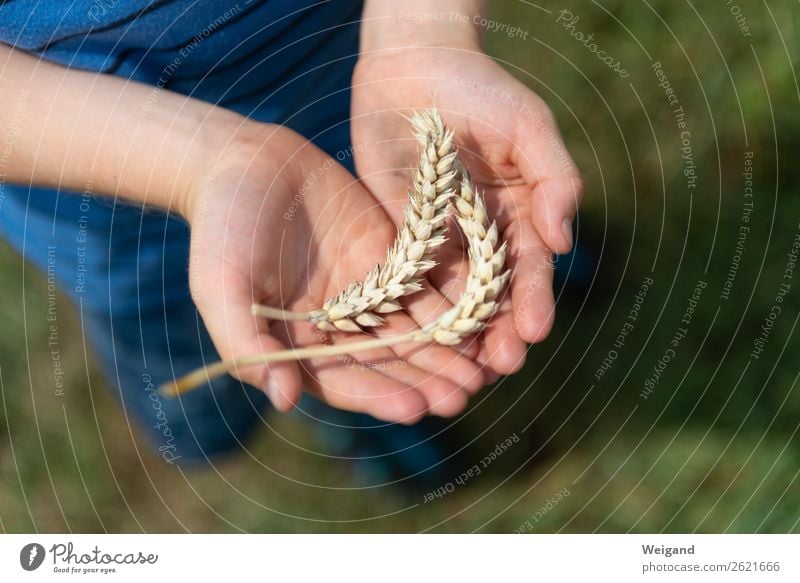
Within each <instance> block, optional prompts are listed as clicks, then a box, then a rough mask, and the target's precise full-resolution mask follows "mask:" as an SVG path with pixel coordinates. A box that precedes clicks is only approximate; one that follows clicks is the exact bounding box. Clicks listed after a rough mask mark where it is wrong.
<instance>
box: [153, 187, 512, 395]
mask: <svg viewBox="0 0 800 583" xmlns="http://www.w3.org/2000/svg"><path fill="white" fill-rule="evenodd" d="M455 207H456V215H457V219H458V223H459V226H460V227H461V229H463V231H464V233H465V234H466V237H467V239H468V244H469V251H468V252H469V276H468V278H467V286H466V289H465V291H464V292H463V293H462V294H461V296H460V298H459V300H458V302H456V304H455V305H454V306H453V307H452V308H450V309H449V310H447V311H446V312H445V313H444V314H442V315H441V316H439V318H437V319H436V320H435V321H434V322H432V323H431V324H428V325H427V326H425V327H423V328H422V329H419V330H413V331H411V332H408V333H405V334H400V335H396V336H388V337H384V338H375V339H372V340H366V341H360V342H349V343H343V344H337V345H322V346H310V347H304V348H297V349H293V350H284V351H278V352H271V353H265V354H259V355H252V356H246V357H241V358H238V359H233V360H228V361H223V362H218V363H215V364H213V365H211V366H209V367H205V368H202V369H198V370H196V371H194V372H192V373H190V374H188V375H186V376H184V377H182V378H180V379H177V380H176V381H175V382H174V383H168V384H166V385H164V386H162V388H161V390H162V392H163V393H164V394H165V395H167V396H175V395H178V394H180V393H183V392H186V391H189V390H192V389H194V388H196V387H197V386H200V385H201V384H203V383H204V382H206V381H207V380H209V379H211V378H214V377H216V376H219V375H222V374H224V373H226V372H228V371H230V370H234V369H236V368H240V367H246V366H253V365H257V364H266V363H270V362H281V361H287V360H298V359H303V358H314V357H319V356H335V355H338V354H352V353H354V352H358V351H362V350H370V349H373V348H379V347H384V346H393V345H396V344H401V343H404V342H430V341H434V342H437V343H439V344H444V345H453V344H457V343H458V342H460V341H461V340H462V339H463V338H465V337H466V336H469V335H470V334H474V333H476V332H479V331H481V330H483V329H484V328H485V327H486V325H487V322H488V321H489V319H490V318H491V317H492V316H493V315H494V314H495V313H496V312H497V310H498V308H499V299H500V298H499V296H500V294H501V293H502V291H503V289H504V288H505V285H506V283H507V282H508V278H509V277H510V275H511V271H510V270H505V259H506V252H507V246H506V243H505V242H504V243H503V244H502V245H501V246H500V247H499V248H498V247H497V244H498V240H499V236H498V230H497V224H496V223H494V222H492V223H491V224H489V219H488V214H487V212H486V204H485V201H484V199H483V196H482V195H481V194H480V193H479V192H478V191H477V190H475V188H474V186H473V185H472V182H471V181H470V178H469V175H468V174H467V173H466V172H465V171H462V178H461V184H460V189H459V195H458V197H457V198H456V199H455Z"/></svg>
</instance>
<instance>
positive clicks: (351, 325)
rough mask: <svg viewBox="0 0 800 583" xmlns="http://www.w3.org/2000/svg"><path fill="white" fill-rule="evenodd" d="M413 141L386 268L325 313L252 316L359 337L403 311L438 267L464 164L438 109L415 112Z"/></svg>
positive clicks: (256, 309) (260, 310) (261, 309)
mask: <svg viewBox="0 0 800 583" xmlns="http://www.w3.org/2000/svg"><path fill="white" fill-rule="evenodd" d="M411 125H412V128H413V133H414V137H415V138H416V139H417V141H418V142H419V144H420V145H421V146H422V149H421V151H420V157H419V162H418V164H417V168H416V170H415V171H414V175H413V184H412V188H411V189H410V190H409V193H408V196H409V200H408V204H406V206H405V209H404V220H403V224H402V226H401V227H400V229H399V231H398V233H397V237H396V238H395V241H394V243H393V244H392V245H391V246H390V247H389V249H388V250H387V252H386V259H385V260H384V262H383V264H382V265H378V266H377V267H375V268H374V269H373V270H372V271H371V272H370V273H369V274H368V275H367V277H366V278H365V279H364V281H363V282H354V283H351V284H350V285H349V286H347V288H345V289H344V290H342V291H341V292H340V293H339V294H338V295H336V296H334V297H332V298H329V299H328V300H326V301H325V303H324V304H323V306H322V308H321V309H318V310H312V311H311V312H308V313H304V312H289V311H286V310H280V309H277V308H272V307H269V306H262V305H258V304H256V305H254V306H253V307H252V312H253V314H254V315H258V316H265V317H267V318H272V319H281V320H308V321H310V322H312V323H314V324H315V325H316V326H317V328H319V329H320V330H324V331H328V332H333V331H336V330H343V331H345V332H360V331H362V329H363V328H370V327H375V326H380V325H381V324H383V321H384V320H383V318H382V317H381V316H380V315H379V314H389V313H391V312H397V311H399V310H402V309H403V307H402V306H401V305H400V303H399V302H398V301H397V300H398V299H399V298H401V297H403V296H408V295H411V294H414V293H416V292H418V291H420V290H421V289H422V287H423V286H422V283H423V276H424V275H425V274H426V273H427V272H429V271H430V270H431V269H433V268H434V267H435V266H436V262H435V261H434V260H433V258H434V255H435V253H436V250H437V248H438V247H440V246H441V245H442V244H443V243H444V242H445V241H446V237H445V233H446V224H445V223H446V220H447V208H448V202H449V201H450V199H451V198H453V197H454V196H455V195H456V194H457V188H458V184H459V182H458V178H459V176H460V174H459V172H460V165H459V164H458V158H457V153H456V150H455V146H454V145H453V131H452V130H449V129H448V128H447V127H446V126H445V124H444V121H443V120H442V117H441V115H439V112H438V111H437V110H436V109H430V110H426V111H423V112H415V113H414V115H413V117H412V118H411Z"/></svg>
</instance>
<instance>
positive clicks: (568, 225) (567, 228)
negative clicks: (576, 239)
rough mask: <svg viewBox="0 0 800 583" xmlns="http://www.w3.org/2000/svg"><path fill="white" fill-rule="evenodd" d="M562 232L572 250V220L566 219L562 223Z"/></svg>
mask: <svg viewBox="0 0 800 583" xmlns="http://www.w3.org/2000/svg"><path fill="white" fill-rule="evenodd" d="M561 230H562V231H563V232H564V238H565V239H566V240H567V245H569V248H570V249H572V219H564V221H563V222H562V223H561Z"/></svg>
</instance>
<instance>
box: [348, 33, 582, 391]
mask: <svg viewBox="0 0 800 583" xmlns="http://www.w3.org/2000/svg"><path fill="white" fill-rule="evenodd" d="M432 105H435V106H436V107H437V108H438V109H439V110H440V112H441V113H442V116H443V117H444V119H445V122H446V123H447V124H448V125H449V126H450V127H452V128H453V129H455V131H456V143H457V145H458V146H459V148H460V153H461V156H462V159H464V160H465V162H466V166H467V168H468V169H469V170H470V172H471V174H472V178H473V180H474V181H475V183H476V185H477V186H478V188H479V189H481V190H482V191H483V192H484V193H485V195H486V199H487V204H488V206H489V210H490V211H491V212H492V214H493V217H494V218H495V219H496V220H497V222H498V226H499V227H500V229H501V231H502V233H503V237H504V238H505V239H506V240H507V241H508V243H509V249H510V254H509V261H510V263H511V266H512V267H513V268H514V275H513V278H512V281H511V293H510V298H507V300H506V301H505V302H504V305H503V307H502V308H501V311H500V313H499V314H498V315H497V316H496V317H495V319H494V320H493V322H492V325H491V327H490V328H489V329H488V330H487V331H486V332H485V333H484V335H483V338H482V342H481V355H480V358H479V361H480V362H483V363H485V364H487V365H488V366H489V368H490V369H491V371H492V373H493V374H490V378H491V377H494V376H495V375H496V374H507V373H510V372H513V371H515V370H517V369H518V368H519V367H520V366H522V364H523V363H524V359H525V353H526V345H525V342H531V343H533V342H538V341H541V340H542V339H544V338H545V337H546V336H547V334H548V333H549V332H550V329H551V327H552V324H553V320H554V312H555V305H554V298H553V289H552V280H553V273H552V272H553V263H552V253H554V252H555V253H565V252H567V251H569V250H570V248H571V246H572V221H573V219H574V217H575V213H576V211H577V207H578V205H579V203H580V200H581V197H582V184H581V179H580V174H579V172H578V170H577V168H576V166H575V164H574V162H573V161H572V158H571V157H570V155H569V153H568V152H567V150H566V148H565V146H564V144H563V142H562V139H561V137H560V133H559V131H558V128H557V126H556V123H555V120H554V117H553V115H552V113H551V112H550V109H549V108H548V107H547V105H546V104H545V103H544V101H542V99H541V98H539V97H538V96H537V95H536V94H535V93H534V92H533V91H531V90H530V89H528V88H527V87H526V86H525V85H524V84H523V83H521V82H519V81H518V80H517V79H515V78H514V77H513V76H511V75H510V74H509V73H508V72H506V71H505V70H504V69H503V68H502V67H500V66H499V65H498V64H497V63H496V62H495V61H493V60H492V59H490V58H489V57H487V56H486V55H485V54H483V53H482V52H480V51H479V50H477V49H475V48H471V47H461V48H459V47H451V48H441V47H420V48H409V47H404V48H401V49H392V50H378V51H374V52H371V53H365V54H362V56H361V58H360V60H359V63H358V65H357V67H356V71H355V75H354V78H353V98H352V118H353V119H352V133H353V142H354V144H355V145H356V148H354V150H355V156H356V158H355V161H356V169H357V172H358V174H359V176H360V177H361V178H362V180H363V182H364V184H365V185H366V186H367V188H368V189H369V190H370V192H371V193H372V194H373V195H374V196H375V197H376V198H377V199H378V200H380V201H381V202H382V203H383V204H384V206H385V208H386V210H387V212H389V213H390V214H391V215H392V218H393V219H394V220H395V221H396V222H399V221H400V220H402V215H401V209H402V202H403V199H404V195H405V192H406V190H405V189H406V188H407V184H408V180H409V176H410V173H409V170H408V168H409V166H410V161H413V160H415V157H416V156H415V151H416V144H415V143H414V140H413V139H412V138H411V136H410V135H409V130H408V124H407V121H406V120H405V119H404V118H403V116H401V115H399V114H400V113H402V114H404V115H408V113H409V111H410V109H411V108H426V107H431V106H432ZM401 136H407V139H398V138H400V137H401ZM376 144H377V145H378V146H376ZM462 249H463V245H462ZM466 273H467V263H466V258H465V257H464V253H463V251H462V250H461V249H453V248H452V247H450V248H449V250H448V253H447V254H446V255H445V256H444V257H443V265H442V266H441V267H440V268H437V269H436V270H434V271H433V272H432V273H431V274H430V279H431V280H432V283H433V284H434V286H435V287H436V288H437V289H439V290H440V291H441V293H442V294H443V295H444V296H446V297H447V298H448V299H449V301H450V302H455V301H456V300H457V297H458V294H459V293H460V291H461V289H462V285H461V284H463V281H464V279H465V277H466ZM454 281H459V282H461V283H459V284H457V285H453V282H454ZM446 307H447V305H446V304H443V305H441V306H440V309H441V310H444V309H446ZM410 309H411V313H412V314H413V313H414V305H413V302H411V306H410Z"/></svg>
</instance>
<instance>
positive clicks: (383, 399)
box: [190, 130, 483, 422]
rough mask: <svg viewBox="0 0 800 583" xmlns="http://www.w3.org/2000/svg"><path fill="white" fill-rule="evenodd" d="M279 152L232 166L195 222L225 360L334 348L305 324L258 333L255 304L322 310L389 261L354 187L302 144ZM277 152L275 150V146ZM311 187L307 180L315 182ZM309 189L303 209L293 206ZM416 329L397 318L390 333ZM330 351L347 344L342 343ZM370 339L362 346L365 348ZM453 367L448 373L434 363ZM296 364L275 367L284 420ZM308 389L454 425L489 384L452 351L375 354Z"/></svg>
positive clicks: (386, 228) (371, 208) (347, 403)
mask: <svg viewBox="0 0 800 583" xmlns="http://www.w3.org/2000/svg"><path fill="white" fill-rule="evenodd" d="M275 140H278V144H279V146H280V147H279V148H277V150H278V151H281V152H283V155H284V157H285V155H286V152H292V153H293V154H292V158H291V159H290V160H289V162H288V163H286V164H285V165H278V163H276V162H275V159H276V157H275V156H274V155H268V152H274V151H275V150H276V148H268V152H266V151H261V150H260V151H259V152H258V153H250V154H249V155H248V156H243V155H241V154H236V156H234V159H233V161H232V162H227V163H225V164H221V165H220V166H221V170H219V171H218V172H216V173H214V174H213V177H212V179H211V180H210V181H209V182H208V183H207V185H206V189H205V192H204V194H203V196H202V200H201V204H200V205H198V206H197V207H196V208H195V210H194V213H193V215H194V218H193V220H192V249H191V258H192V264H191V270H190V271H191V273H190V277H191V282H192V290H193V294H194V296H195V300H196V302H197V304H198V307H199V309H200V311H201V314H202V315H203V317H204V320H205V322H206V324H207V326H208V327H209V331H210V332H211V334H212V337H213V338H214V341H215V344H216V346H217V348H218V350H219V351H220V353H221V355H222V356H223V357H226V358H227V357H233V356H243V355H246V354H257V353H261V352H265V351H273V350H279V349H281V348H282V347H290V346H306V345H314V344H320V343H323V342H326V341H328V339H327V338H326V337H325V336H322V335H321V333H320V332H319V331H318V330H316V329H314V328H313V327H312V326H311V325H310V324H308V323H298V322H294V323H285V322H272V323H268V322H265V321H263V320H260V321H256V320H255V319H254V318H253V317H252V316H251V315H250V312H249V308H250V305H251V304H252V303H254V302H256V303H264V304H268V305H271V306H275V307H283V308H285V309H288V310H293V311H308V310H309V309H312V308H316V307H319V306H320V305H322V303H323V301H324V300H325V298H327V297H330V296H331V295H334V294H335V293H336V292H338V291H339V290H340V289H342V288H343V287H344V286H345V285H346V284H347V283H349V282H350V281H353V280H355V279H360V278H362V277H363V276H364V274H365V273H366V272H367V271H368V270H369V269H370V268H371V267H373V266H374V265H375V264H376V263H377V262H379V261H380V260H381V259H382V256H383V253H384V250H385V248H386V245H388V244H389V243H390V242H391V240H392V239H393V237H394V234H395V226H394V224H393V223H392V222H391V221H390V220H389V218H388V217H387V216H386V214H385V213H384V212H383V210H382V209H381V207H380V205H378V204H377V202H376V201H375V200H374V199H373V198H372V196H370V195H369V193H368V192H367V191H366V190H365V189H364V188H363V187H361V186H360V185H359V184H358V183H357V182H354V179H353V177H352V176H350V175H349V173H348V172H347V171H346V170H344V169H343V168H342V167H341V166H339V165H338V164H335V163H333V161H332V160H330V158H327V157H326V156H325V155H324V154H323V153H322V152H321V151H319V150H318V149H317V148H315V147H314V146H313V145H310V144H307V143H306V142H305V141H304V140H302V138H300V137H299V136H296V135H295V134H293V133H291V132H289V131H288V130H280V132H279V133H278V134H277V136H271V137H270V138H269V140H267V142H269V141H272V142H274V141H275ZM274 145H276V144H274V143H273V146H274ZM314 176H316V178H313V179H312V178H310V177H314ZM301 187H302V188H303V196H302V198H296V197H297V195H298V193H299V192H300V190H301ZM414 326H416V324H415V323H414V322H413V321H411V320H410V319H409V318H407V317H404V316H402V315H397V316H393V317H392V318H391V320H390V326H389V327H388V329H387V331H386V333H398V331H399V330H403V329H408V328H411V327H414ZM341 336H342V337H341V338H334V339H333V341H335V342H339V341H352V340H355V339H356V338H353V337H352V336H353V335H347V336H348V337H347V338H344V335H341ZM362 339H363V338H362ZM437 361H438V362H439V363H441V362H445V363H448V364H447V366H445V367H444V370H442V369H441V368H440V367H439V365H437V367H434V366H433V364H434V363H436V362H437ZM296 367H297V365H296V364H294V363H289V364H282V365H274V366H272V367H271V368H270V373H271V374H272V376H273V377H274V378H276V379H277V380H279V381H280V384H281V391H280V392H281V393H282V395H273V394H271V395H270V396H271V397H272V399H273V402H275V403H276V406H279V407H280V408H288V407H289V406H291V404H292V403H294V402H295V401H296V400H297V397H298V396H299V390H297V389H299V385H298V386H297V389H296V388H295V385H297V382H296V381H295V380H294V379H295V378H296V377H297V368H296ZM258 368H259V367H256V369H257V370H254V369H242V370H240V371H238V376H239V378H241V379H242V380H245V381H246V382H249V383H251V384H254V385H256V386H263V385H264V379H265V377H266V376H267V374H268V373H267V370H266V369H263V368H260V370H258ZM300 368H301V371H302V373H303V376H304V377H305V381H304V385H305V387H306V388H307V389H309V390H311V391H312V392H314V393H315V394H317V395H319V396H321V397H322V398H323V399H325V400H327V401H328V402H330V403H331V404H333V405H335V406H338V407H341V408H345V409H351V410H356V411H363V412H368V413H371V414H373V415H375V416H378V417H381V418H384V419H387V420H391V421H402V422H410V421H413V420H415V419H417V418H419V416H420V415H421V414H423V413H425V412H433V413H438V414H442V415H450V414H454V413H457V412H459V411H460V410H461V409H462V408H463V407H464V405H465V403H466V393H465V392H464V390H463V389H462V386H463V387H465V388H466V389H467V390H470V389H471V390H476V389H477V388H478V387H479V386H481V385H482V383H483V378H482V375H481V374H480V372H479V371H478V369H477V367H476V366H475V365H474V364H473V363H471V362H470V361H468V360H467V359H465V358H463V357H461V356H460V355H458V354H457V353H456V352H455V351H453V350H451V349H446V348H444V347H426V348H423V349H420V347H414V348H411V347H408V346H400V347H397V348H395V349H388V348H387V349H380V350H375V351H372V352H370V353H362V354H356V355H353V358H349V357H334V358H316V359H311V360H308V361H304V362H303V363H301V365H300Z"/></svg>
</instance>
